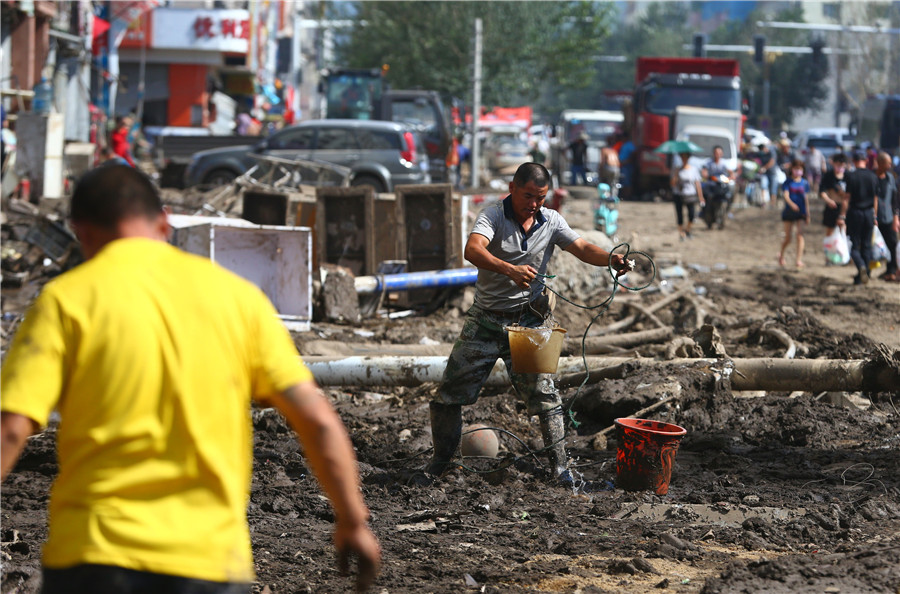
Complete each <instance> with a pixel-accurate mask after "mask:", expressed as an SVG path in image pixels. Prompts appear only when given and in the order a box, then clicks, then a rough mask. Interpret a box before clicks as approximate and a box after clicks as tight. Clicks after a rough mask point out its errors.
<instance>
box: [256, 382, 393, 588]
mask: <svg viewBox="0 0 900 594" xmlns="http://www.w3.org/2000/svg"><path fill="white" fill-rule="evenodd" d="M272 402H273V404H274V405H275V407H276V408H277V409H278V410H279V411H281V413H282V414H283V415H284V416H285V418H286V419H287V420H288V423H289V424H290V425H291V427H292V428H293V429H294V431H296V432H297V436H298V437H299V439H300V443H301V444H302V445H303V450H304V452H305V454H306V458H307V460H308V461H309V465H310V467H311V468H312V471H313V473H315V475H316V478H318V479H319V483H320V484H321V485H322V489H323V490H324V491H325V493H326V494H327V495H328V498H329V499H330V500H331V504H332V505H333V506H334V511H335V517H336V525H335V532H334V542H335V547H336V548H337V551H338V561H339V565H340V567H341V570H342V571H346V568H347V561H348V558H349V555H351V554H355V555H357V556H358V559H359V561H358V562H359V572H358V575H357V588H358V589H360V590H364V589H366V588H368V587H369V586H370V585H371V584H372V582H373V581H374V580H375V577H376V576H377V575H378V570H379V567H380V565H381V549H380V547H379V545H378V541H377V540H376V538H375V535H374V534H372V531H371V530H370V529H369V527H368V525H367V522H368V519H369V510H368V508H367V507H366V504H365V503H364V502H363V497H362V493H361V492H360V482H359V471H358V469H357V466H356V454H355V453H354V451H353V445H352V444H351V442H350V437H349V436H348V435H347V430H346V429H345V427H344V424H343V422H342V421H341V419H340V417H339V416H338V414H337V412H335V410H334V408H333V407H332V406H331V403H330V402H328V400H327V399H326V398H325V395H324V394H323V393H322V392H321V390H319V387H318V386H317V385H316V383H315V382H314V381H308V382H303V383H300V384H297V385H295V386H293V387H291V388H288V389H287V390H285V391H284V392H283V393H282V394H280V395H279V396H278V397H276V398H274V399H273V401H272Z"/></svg>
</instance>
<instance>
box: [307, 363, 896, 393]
mask: <svg viewBox="0 0 900 594" xmlns="http://www.w3.org/2000/svg"><path fill="white" fill-rule="evenodd" d="M305 361H306V364H307V365H308V366H309V368H310V370H311V371H312V373H313V375H314V376H315V378H316V380H317V381H318V382H319V383H320V384H322V385H325V386H337V385H344V386H418V385H421V384H423V383H429V382H439V381H440V380H441V376H442V374H443V372H444V367H446V365H447V358H446V357H440V356H434V357H390V356H385V357H380V356H379V357H346V358H341V359H335V358H333V357H307V358H305ZM587 366H588V369H589V370H590V371H589V373H588V374H587V377H588V380H587V381H588V383H596V382H597V381H600V380H602V379H622V378H624V377H626V376H627V375H628V374H634V373H640V372H641V370H642V369H658V370H663V369H667V368H668V369H671V368H673V367H691V368H693V369H696V370H700V371H702V372H704V373H709V374H712V375H714V376H715V377H716V378H728V379H730V381H731V388H732V390H735V391H743V390H770V391H778V392H793V391H797V390H802V391H804V392H825V391H846V392H855V391H860V390H863V391H870V392H885V391H891V390H896V389H897V386H900V369H898V368H897V365H896V363H894V364H891V363H889V362H888V361H882V360H879V359H869V360H851V361H844V360H834V359H772V358H759V359H709V358H706V359H674V360H671V361H658V360H655V359H634V358H625V357H587ZM585 375H586V374H585V372H584V363H583V362H582V358H581V357H562V358H560V361H559V370H558V376H557V385H558V386H559V387H560V388H571V387H574V386H578V385H580V384H581V383H582V382H583V381H584V379H585ZM487 385H490V386H501V387H502V386H507V385H509V379H508V376H507V374H506V369H505V365H504V364H503V361H500V360H498V361H497V363H496V365H494V369H493V371H492V372H491V375H490V376H489V378H488V381H487Z"/></svg>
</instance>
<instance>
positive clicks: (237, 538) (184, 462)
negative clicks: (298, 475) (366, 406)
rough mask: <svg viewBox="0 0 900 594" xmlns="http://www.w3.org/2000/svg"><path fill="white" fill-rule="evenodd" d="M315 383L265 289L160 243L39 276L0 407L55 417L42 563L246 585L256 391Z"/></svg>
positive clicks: (136, 245)
mask: <svg viewBox="0 0 900 594" xmlns="http://www.w3.org/2000/svg"><path fill="white" fill-rule="evenodd" d="M310 379H312V375H311V374H310V372H309V370H308V369H307V368H306V366H305V365H303V363H302V362H301V361H300V358H299V357H298V356H297V351H296V349H295V348H294V345H293V343H292V341H291V338H290V335H289V334H288V332H287V331H286V330H285V328H284V327H283V326H282V324H281V323H280V322H279V320H278V318H277V317H276V312H275V309H274V308H273V307H272V305H271V303H269V301H268V299H266V297H265V295H263V293H262V292H261V291H260V290H259V289H257V288H256V287H254V286H253V285H252V284H251V283H249V282H247V281H245V280H243V279H241V278H239V277H238V276H236V275H234V274H232V273H230V272H228V271H226V270H225V269H223V268H221V267H219V266H216V265H215V264H213V263H212V262H210V261H209V260H207V259H204V258H200V257H197V256H192V255H190V254H186V253H184V252H181V251H179V250H178V249H176V248H174V247H172V246H170V245H167V244H165V243H162V242H159V241H153V240H148V239H121V240H117V241H114V242H112V243H110V244H109V245H107V246H106V247H105V248H104V249H103V250H102V251H101V252H100V253H99V254H97V255H96V256H95V257H94V258H92V259H91V260H89V261H88V262H86V263H84V264H82V265H81V266H79V267H77V268H75V269H73V270H72V271H70V272H68V273H66V274H64V275H62V276H60V277H59V278H58V279H55V280H54V281H52V282H50V283H48V284H47V285H46V286H45V288H44V290H43V292H42V294H41V296H40V297H39V298H38V299H37V301H36V302H35V304H34V307H33V308H32V309H31V310H30V311H29V312H28V314H27V315H26V317H25V320H24V321H23V323H22V325H21V327H20V328H19V331H18V332H17V334H16V337H15V340H14V342H13V345H12V348H11V349H10V352H9V355H8V357H7V359H6V362H5V364H4V365H3V369H2V379H0V384H2V385H0V389H2V392H0V409H2V410H3V411H7V412H14V413H19V414H22V415H25V416H27V417H30V418H31V419H33V420H35V421H36V422H38V423H40V424H41V425H45V424H46V423H47V420H48V417H49V414H50V412H51V411H52V410H53V409H54V407H55V408H57V409H58V410H59V413H60V417H61V421H60V424H59V432H58V449H59V476H58V478H57V480H56V482H55V484H54V486H53V490H52V494H51V498H50V509H49V513H50V531H49V532H50V534H49V538H48V541H47V543H46V545H45V547H44V565H45V566H46V567H49V568H65V567H69V566H72V565H76V564H79V563H98V564H107V565H116V566H120V567H126V568H132V569H138V570H143V571H151V572H155V573H163V574H169V575H179V576H185V577H192V578H197V579H205V580H212V581H236V582H249V581H252V580H253V578H254V572H253V562H252V557H251V550H250V534H249V530H248V527H247V520H246V510H247V503H248V500H249V496H250V480H251V471H252V431H253V428H252V423H251V419H250V399H251V397H252V398H257V399H265V398H267V397H270V396H272V395H273V394H276V393H278V392H281V391H283V390H285V389H286V388H288V387H290V386H292V385H295V384H297V383H299V382H302V381H306V380H310Z"/></svg>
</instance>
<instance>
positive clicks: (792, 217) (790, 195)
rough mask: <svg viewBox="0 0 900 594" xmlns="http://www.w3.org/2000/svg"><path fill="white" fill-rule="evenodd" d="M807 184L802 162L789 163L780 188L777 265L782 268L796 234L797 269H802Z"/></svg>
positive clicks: (806, 215) (807, 206) (806, 221)
mask: <svg viewBox="0 0 900 594" xmlns="http://www.w3.org/2000/svg"><path fill="white" fill-rule="evenodd" d="M809 191H810V190H809V182H808V181H806V179H805V178H804V176H803V161H801V160H800V159H794V161H793V163H791V176H790V178H788V179H786V180H785V182H784V184H782V186H781V194H782V197H783V198H784V210H783V211H781V220H782V221H783V222H784V240H783V241H782V242H781V252H780V253H779V254H778V265H779V266H784V253H785V251H786V250H787V248H788V246H789V245H790V244H791V239H792V235H793V234H794V232H795V231H796V233H797V259H796V260H795V265H796V266H797V268H803V266H804V264H803V248H804V245H805V242H804V239H803V230H804V228H805V227H806V224H807V223H809Z"/></svg>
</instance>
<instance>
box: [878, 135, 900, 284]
mask: <svg viewBox="0 0 900 594" xmlns="http://www.w3.org/2000/svg"><path fill="white" fill-rule="evenodd" d="M891 164H892V163H891V156H890V155H889V154H888V153H886V152H884V151H881V152H879V153H878V157H877V159H876V166H877V168H876V170H875V175H876V176H878V212H877V218H876V220H877V221H878V230H879V231H881V236H882V237H884V243H885V245H887V248H888V252H889V253H890V259H889V260H888V264H887V271H886V272H885V273H884V274H883V275H881V278H882V279H884V280H886V281H890V282H900V269H898V267H897V241H898V234H900V191H898V190H897V178H896V177H894V174H893V172H892V171H891Z"/></svg>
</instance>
